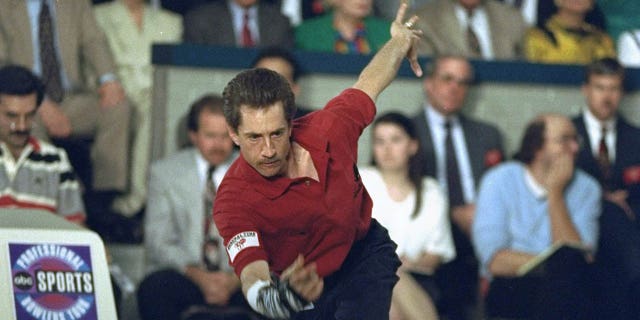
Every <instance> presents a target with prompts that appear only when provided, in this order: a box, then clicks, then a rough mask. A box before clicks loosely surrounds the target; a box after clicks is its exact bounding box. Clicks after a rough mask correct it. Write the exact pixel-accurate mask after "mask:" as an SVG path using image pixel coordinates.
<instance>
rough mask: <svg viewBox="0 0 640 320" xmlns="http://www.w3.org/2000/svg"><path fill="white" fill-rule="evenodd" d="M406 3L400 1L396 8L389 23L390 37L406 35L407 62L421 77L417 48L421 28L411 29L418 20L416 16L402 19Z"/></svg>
mask: <svg viewBox="0 0 640 320" xmlns="http://www.w3.org/2000/svg"><path fill="white" fill-rule="evenodd" d="M408 7H409V6H408V4H407V3H406V2H405V1H402V3H401V4H400V7H399V8H398V13H397V14H396V19H395V20H394V21H393V23H392V24H391V37H392V38H395V37H407V38H409V44H410V48H409V50H408V51H407V59H408V60H409V64H410V65H411V70H413V73H414V74H415V75H416V76H418V77H421V76H422V68H421V67H420V63H418V50H417V47H416V45H417V43H418V41H420V38H421V37H422V30H420V29H413V27H414V26H415V24H416V22H417V21H418V16H415V15H414V16H412V17H410V18H409V19H408V20H407V21H406V22H404V23H403V21H404V16H405V14H406V12H407V8H408Z"/></svg>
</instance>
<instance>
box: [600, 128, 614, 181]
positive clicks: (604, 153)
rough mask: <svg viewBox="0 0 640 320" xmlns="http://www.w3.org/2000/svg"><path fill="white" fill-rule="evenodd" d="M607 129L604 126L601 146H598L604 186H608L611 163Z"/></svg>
mask: <svg viewBox="0 0 640 320" xmlns="http://www.w3.org/2000/svg"><path fill="white" fill-rule="evenodd" d="M606 137H607V127H606V126H602V134H601V135H600V144H599V145H598V159H597V160H598V165H599V166H600V172H601V173H602V181H601V182H602V184H603V185H604V186H607V184H608V182H609V178H610V173H611V172H610V171H611V170H610V169H611V161H610V160H609V148H608V147H607V141H606Z"/></svg>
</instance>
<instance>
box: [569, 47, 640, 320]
mask: <svg viewBox="0 0 640 320" xmlns="http://www.w3.org/2000/svg"><path fill="white" fill-rule="evenodd" d="M623 82H624V68H623V67H622V66H621V65H620V63H618V61H616V60H615V59H611V58H605V59H601V60H597V61H595V62H593V63H591V64H590V65H589V66H587V68H586V76H585V82H584V84H583V85H582V92H583V94H584V96H585V99H586V103H587V108H585V109H584V111H583V112H582V114H580V115H578V116H576V117H575V118H574V119H573V122H574V124H575V126H576V128H577V130H578V133H579V134H580V135H581V136H582V137H583V138H584V144H583V146H582V148H581V150H580V153H579V154H578V159H577V166H578V167H580V168H581V169H583V170H584V171H586V172H587V173H589V174H591V175H592V176H593V177H595V178H596V179H597V180H598V181H599V182H600V184H601V185H602V188H603V196H604V205H603V212H602V216H601V219H600V229H601V232H600V243H599V248H598V256H597V259H596V263H597V265H598V266H599V270H602V271H603V272H601V273H600V274H599V275H600V276H601V278H599V280H601V281H600V283H601V285H603V286H604V288H603V290H600V292H604V293H605V294H606V297H603V299H601V300H602V301H605V302H606V303H605V304H604V305H603V306H602V307H603V309H602V310H603V312H606V314H607V317H608V318H616V319H638V317H640V313H639V311H640V310H638V309H637V307H636V303H634V301H637V299H638V298H639V297H640V225H638V217H637V215H638V214H640V128H638V127H635V126H633V125H631V124H630V123H629V122H627V121H626V120H625V119H624V118H623V117H622V116H621V115H620V114H619V113H618V107H619V103H620V101H621V99H622V96H623ZM634 308H636V310H634ZM612 315H619V316H612Z"/></svg>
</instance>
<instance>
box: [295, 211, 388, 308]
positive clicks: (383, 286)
mask: <svg viewBox="0 0 640 320" xmlns="http://www.w3.org/2000/svg"><path fill="white" fill-rule="evenodd" d="M395 250H396V244H395V243H394V242H393V241H391V239H390V238H389V234H388V233H387V230H386V229H385V228H384V227H382V226H381V225H380V224H379V223H378V222H377V221H375V220H371V227H370V228H369V232H368V233H367V235H366V236H365V237H364V238H363V239H362V240H360V241H358V242H356V243H355V244H354V245H353V247H352V248H351V251H350V252H349V254H348V255H347V258H346V259H345V261H344V263H343V264H342V267H341V268H340V270H338V271H337V272H335V273H334V274H332V275H331V276H329V277H326V278H325V279H324V290H323V293H322V295H321V296H320V299H318V301H316V302H315V303H314V305H315V307H314V309H312V310H308V311H304V312H301V313H298V314H297V315H296V316H295V317H294V319H296V320H299V319H315V320H330V319H340V320H342V319H344V320H347V319H348V320H352V319H368V320H376V319H380V320H382V319H385V320H386V319H389V308H390V306H391V293H392V291H393V287H394V286H395V284H396V282H398V276H397V275H396V271H397V270H398V267H399V266H400V259H398V255H397V254H396V253H395Z"/></svg>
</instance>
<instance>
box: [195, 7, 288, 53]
mask: <svg viewBox="0 0 640 320" xmlns="http://www.w3.org/2000/svg"><path fill="white" fill-rule="evenodd" d="M183 24H184V35H183V40H184V41H185V42H189V43H197V44H210V45H219V46H229V47H243V48H252V47H268V46H282V47H285V48H292V47H293V28H292V26H291V23H290V22H289V18H287V17H286V16H285V15H283V14H282V13H281V12H280V6H279V5H278V4H275V3H272V2H269V1H264V0H263V1H260V0H221V1H214V2H211V3H207V4H203V5H201V6H198V7H195V8H193V9H191V10H189V12H187V13H186V14H185V16H184V19H183Z"/></svg>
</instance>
